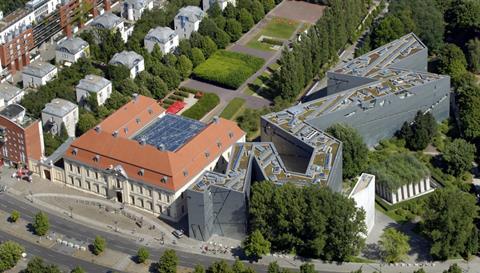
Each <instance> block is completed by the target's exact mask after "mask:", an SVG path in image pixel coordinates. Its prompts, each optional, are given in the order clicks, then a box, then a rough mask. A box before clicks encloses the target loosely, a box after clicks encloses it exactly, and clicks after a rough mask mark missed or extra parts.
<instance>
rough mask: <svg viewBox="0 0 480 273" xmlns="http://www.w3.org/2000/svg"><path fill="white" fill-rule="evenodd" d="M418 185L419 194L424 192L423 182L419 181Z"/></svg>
mask: <svg viewBox="0 0 480 273" xmlns="http://www.w3.org/2000/svg"><path fill="white" fill-rule="evenodd" d="M418 184H420V193H422V192H424V191H425V183H424V182H423V179H422V180H420V182H419V183H418Z"/></svg>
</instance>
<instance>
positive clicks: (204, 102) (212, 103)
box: [182, 93, 220, 120]
mask: <svg viewBox="0 0 480 273" xmlns="http://www.w3.org/2000/svg"><path fill="white" fill-rule="evenodd" d="M219 103H220V98H219V97H218V96H217V94H214V93H205V94H204V95H203V96H202V97H201V98H200V99H199V100H198V101H197V103H195V104H194V105H193V106H192V107H190V108H189V109H188V110H186V111H185V112H183V114H182V116H185V117H188V118H192V119H196V120H200V119H201V118H203V116H205V115H206V114H207V113H208V112H210V111H212V109H213V108H215V107H216V106H217V105H218V104H219Z"/></svg>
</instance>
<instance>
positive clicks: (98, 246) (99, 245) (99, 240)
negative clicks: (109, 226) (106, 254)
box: [92, 236, 107, 255]
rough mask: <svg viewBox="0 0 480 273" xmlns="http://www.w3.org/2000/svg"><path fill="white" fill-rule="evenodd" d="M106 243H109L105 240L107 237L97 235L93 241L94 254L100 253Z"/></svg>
mask: <svg viewBox="0 0 480 273" xmlns="http://www.w3.org/2000/svg"><path fill="white" fill-rule="evenodd" d="M106 244H107V242H106V241H105V239H104V238H103V237H101V236H96V237H95V240H94V241H93V245H92V252H93V254H95V255H100V253H102V252H103V251H104V250H105V246H106Z"/></svg>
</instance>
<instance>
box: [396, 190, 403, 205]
mask: <svg viewBox="0 0 480 273" xmlns="http://www.w3.org/2000/svg"><path fill="white" fill-rule="evenodd" d="M397 197H398V202H400V201H402V200H403V195H402V187H400V188H398V190H397Z"/></svg>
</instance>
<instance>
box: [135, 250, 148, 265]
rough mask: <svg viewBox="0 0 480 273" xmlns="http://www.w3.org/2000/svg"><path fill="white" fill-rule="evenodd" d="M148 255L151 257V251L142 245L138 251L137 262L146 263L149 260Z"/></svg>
mask: <svg viewBox="0 0 480 273" xmlns="http://www.w3.org/2000/svg"><path fill="white" fill-rule="evenodd" d="M148 257H150V252H148V249H147V248H146V247H143V246H142V247H140V248H139V249H138V251H137V262H138V263H144V262H146V261H147V259H148Z"/></svg>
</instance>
